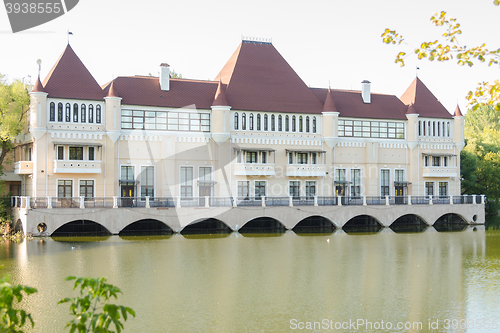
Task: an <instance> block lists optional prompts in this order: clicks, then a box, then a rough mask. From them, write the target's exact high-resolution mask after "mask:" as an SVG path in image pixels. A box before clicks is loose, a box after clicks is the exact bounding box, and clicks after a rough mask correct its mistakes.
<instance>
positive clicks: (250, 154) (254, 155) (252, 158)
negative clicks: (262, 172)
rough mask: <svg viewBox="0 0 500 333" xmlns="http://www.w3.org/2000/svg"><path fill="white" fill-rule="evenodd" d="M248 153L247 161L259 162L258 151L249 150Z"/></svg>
mask: <svg viewBox="0 0 500 333" xmlns="http://www.w3.org/2000/svg"><path fill="white" fill-rule="evenodd" d="M246 155H247V159H246V162H247V163H257V152H256V151H247V153H246Z"/></svg>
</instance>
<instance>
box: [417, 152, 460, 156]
mask: <svg viewBox="0 0 500 333" xmlns="http://www.w3.org/2000/svg"><path fill="white" fill-rule="evenodd" d="M422 156H432V157H441V156H446V157H453V156H457V155H456V154H435V153H433V154H431V153H422Z"/></svg>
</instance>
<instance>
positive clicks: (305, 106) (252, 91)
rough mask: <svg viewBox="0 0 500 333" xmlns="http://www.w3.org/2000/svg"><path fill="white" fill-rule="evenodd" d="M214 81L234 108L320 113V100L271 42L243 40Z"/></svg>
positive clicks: (321, 106)
mask: <svg viewBox="0 0 500 333" xmlns="http://www.w3.org/2000/svg"><path fill="white" fill-rule="evenodd" d="M215 80H216V81H219V80H220V81H222V83H224V84H226V85H227V87H226V98H227V101H228V102H229V104H230V105H231V107H232V108H233V109H235V110H252V111H275V112H301V113H321V111H322V110H323V104H322V103H321V102H320V101H319V100H318V99H317V97H316V96H315V95H314V94H313V93H312V92H311V91H310V89H309V88H308V87H307V85H306V84H305V83H304V82H303V81H302V79H301V78H300V77H299V76H298V75H297V73H295V71H294V70H293V69H292V67H290V65H289V64H288V63H287V62H286V60H285V59H283V57H282V56H281V54H279V52H278V51H277V50H276V49H275V48H274V46H273V45H272V44H270V43H262V42H249V41H243V42H241V44H240V45H239V46H238V48H237V49H236V51H235V52H234V54H233V55H232V56H231V58H230V59H229V61H228V62H227V63H226V65H225V66H224V67H223V68H222V70H221V71H220V73H219V75H217V78H216V79H215Z"/></svg>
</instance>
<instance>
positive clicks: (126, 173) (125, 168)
mask: <svg viewBox="0 0 500 333" xmlns="http://www.w3.org/2000/svg"><path fill="white" fill-rule="evenodd" d="M134 178H135V177H134V167H133V166H131V165H122V167H121V175H120V180H122V181H125V180H129V181H133V180H134Z"/></svg>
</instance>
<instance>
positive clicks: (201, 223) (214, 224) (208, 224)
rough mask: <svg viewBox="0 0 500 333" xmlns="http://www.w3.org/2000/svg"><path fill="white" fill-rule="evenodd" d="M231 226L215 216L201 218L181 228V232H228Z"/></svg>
mask: <svg viewBox="0 0 500 333" xmlns="http://www.w3.org/2000/svg"><path fill="white" fill-rule="evenodd" d="M231 231H232V230H231V228H230V227H229V226H228V225H227V224H226V223H224V222H222V221H221V220H218V219H215V218H206V219H199V220H195V221H193V222H191V223H190V224H188V225H187V226H185V227H184V228H183V229H182V230H181V234H183V235H185V234H228V233H230V232H231Z"/></svg>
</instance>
